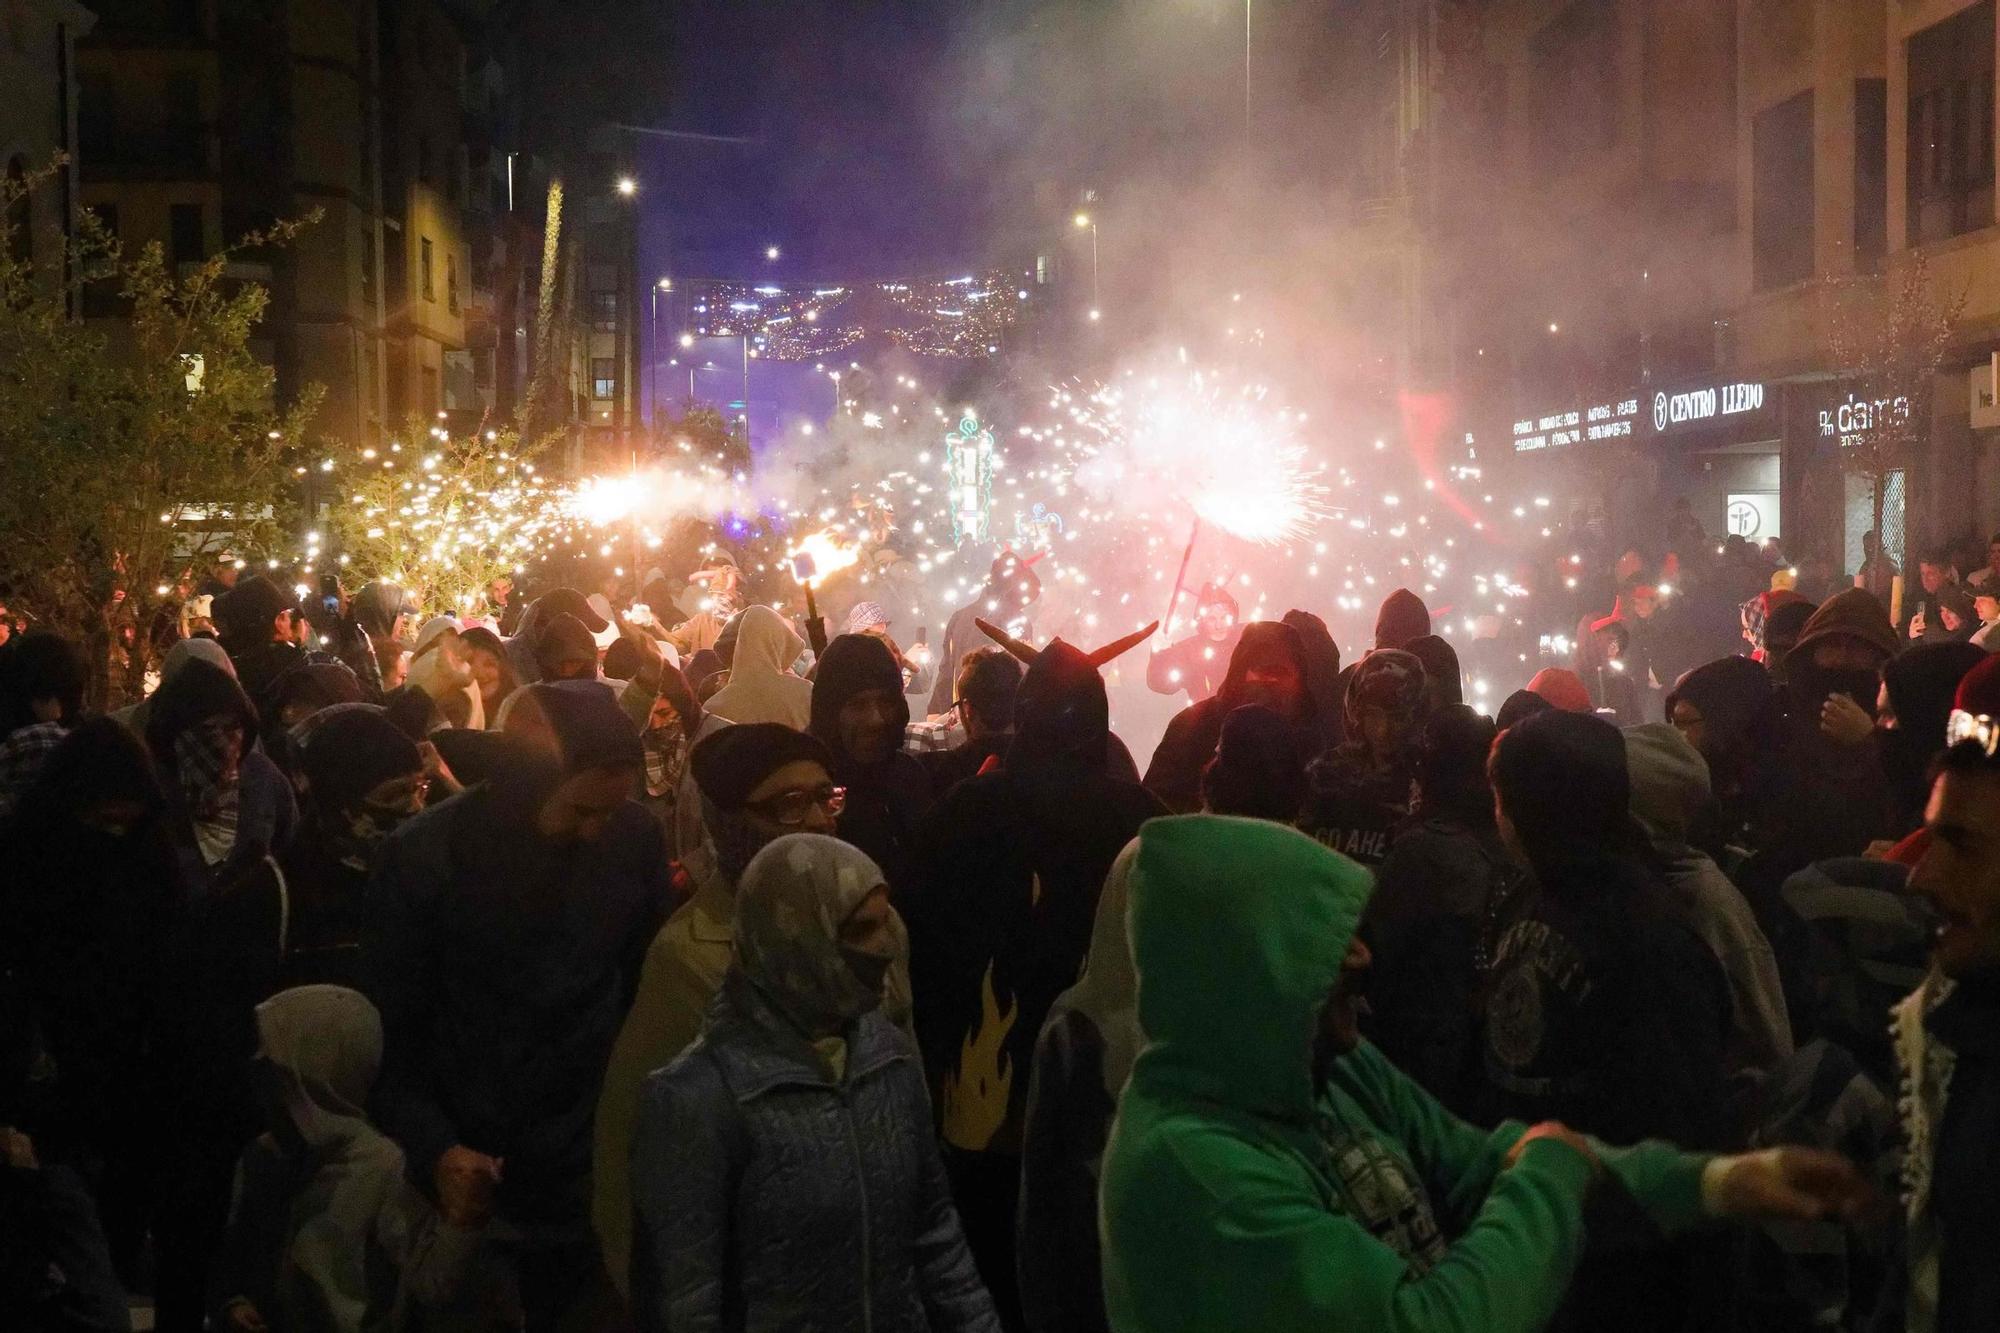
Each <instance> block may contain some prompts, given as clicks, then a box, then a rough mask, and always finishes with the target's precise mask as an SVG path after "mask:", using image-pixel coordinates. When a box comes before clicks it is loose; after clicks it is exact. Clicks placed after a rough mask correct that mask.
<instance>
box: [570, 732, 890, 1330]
mask: <svg viewBox="0 0 2000 1333" xmlns="http://www.w3.org/2000/svg"><path fill="white" fill-rule="evenodd" d="M689 767H690V768H691V770H692V772H693V774H694V785H695V788H696V790H697V791H698V792H699V793H700V796H701V809H702V824H703V827H704V832H705V835H706V841H707V849H708V850H709V852H710V853H712V854H711V855H709V856H706V857H702V858H695V860H694V862H693V863H692V864H691V865H690V866H689V867H686V868H688V869H691V870H692V869H694V867H695V866H700V867H703V868H702V869H699V870H695V871H694V873H696V875H697V877H698V882H697V883H696V884H695V887H694V895H693V896H692V897H691V898H689V899H688V901H687V902H686V903H684V904H682V905H681V907H680V909H679V910H678V911H676V912H675V913H674V914H673V915H672V916H671V917H669V918H668V919H667V923H666V925H664V926H662V927H661V928H660V932H659V934H658V935H656V936H655V937H654V939H653V943H652V946H651V947H650V948H649V949H648V950H647V951H646V962H645V966H644V968H643V969H642V970H641V972H640V974H639V992H638V995H637V997H636V998H635V999H634V1000H633V1002H632V1009H631V1011H630V1012H629V1013H628V1014H627V1015H626V1016H625V1024H624V1027H623V1028H622V1029H621V1030H620V1031H619V1033H618V1042H617V1045H616V1046H614V1047H613V1048H612V1052H611V1062H610V1065H609V1067H608V1068H607V1069H606V1070H605V1075H604V1090H603V1092H602V1093H601V1094H600V1095H599V1098H598V1103H597V1133H596V1140H595V1145H594V1149H593V1153H594V1159H595V1160H594V1164H593V1168H592V1172H593V1189H592V1194H593V1198H592V1205H591V1212H592V1217H593V1220H594V1221H595V1224H596V1227H597V1234H598V1237H599V1238H600V1240H601V1241H602V1242H603V1245H604V1255H605V1260H606V1263H607V1266H608V1267H609V1268H610V1270H611V1274H612V1278H613V1280H614V1281H615V1282H617V1284H618V1285H619V1287H620V1289H621V1290H622V1289H623V1288H624V1286H625V1274H626V1264H627V1260H628V1256H629V1254H630V1251H631V1234H632V1200H631V1189H630V1157H631V1146H632V1129H633V1117H634V1116H635V1114H636V1113H637V1111H638V1106H639V1092H640V1089H641V1087H643V1086H644V1084H645V1081H646V1076H647V1075H648V1074H650V1073H651V1072H652V1071H654V1070H655V1069H658V1068H660V1067H661V1066H663V1065H665V1064H667V1063H669V1062H670V1061H671V1060H672V1059H673V1058H674V1057H675V1056H676V1055H679V1054H680V1053H681V1052H682V1051H683V1050H685V1049H686V1048H687V1046H688V1045H689V1043H691V1042H693V1041H694V1039H695V1037H696V1036H697V1035H699V1034H700V1032H701V1025H702V1018H703V1015H704V1014H705V1013H706V1012H707V1010H708V1007H709V1003H710V1001H711V1000H713V999H714V997H715V993H716V990H717V989H718V988H719V987H720V986H721V985H722V978H723V974H724V973H726V972H727V971H728V970H729V959H730V951H731V948H732V947H733V945H734V943H735V915H736V886H737V882H738V881H739V880H740V879H741V878H742V876H743V870H744V867H746V866H747V865H749V864H750V858H752V857H753V856H755V855H756V854H757V853H758V852H760V851H762V850H763V849H764V847H765V846H766V845H768V844H769V843H771V842H774V841H776V840H777V839H778V838H781V837H784V836H786V835H787V834H792V833H819V834H831V833H832V832H833V831H834V826H835V821H836V820H837V819H838V818H839V816H840V813H841V811H842V810H843V809H845V808H846V804H847V793H846V791H845V790H844V789H842V788H840V787H836V786H835V785H834V783H833V778H832V777H831V776H830V773H831V770H832V768H833V756H832V755H831V754H829V753H828V751H827V748H826V747H825V746H824V745H822V744H820V742H819V741H817V740H815V739H814V738H813V737H811V736H808V735H806V734H805V733H804V732H801V731H794V730H792V729H791V728H790V727H787V726H782V725H780V724H778V723H776V722H747V723H743V724H741V725H738V726H733V727H723V728H722V729H721V730H719V731H716V732H714V733H712V734H711V735H709V736H707V737H705V738H704V739H702V740H701V741H699V742H697V743H696V745H695V747H694V753H693V754H692V756H691V757H690V759H689ZM891 929H892V930H893V932H894V933H895V935H896V936H897V938H898V941H899V946H900V945H901V944H902V943H903V942H904V941H905V939H906V937H905V936H904V932H903V923H902V921H901V920H900V919H899V918H892V924H891ZM907 953H908V949H907V947H899V949H898V952H897V961H896V963H895V964H894V965H893V966H892V967H891V968H890V970H889V976H888V982H887V986H886V989H885V999H884V1002H883V1012H884V1013H885V1014H887V1016H888V1017H889V1018H890V1019H891V1021H893V1022H896V1023H899V1024H902V1025H904V1026H907V1025H908V1023H909V1020H910V982H909V970H908V966H907V964H906V963H905V962H904V961H903V959H904V958H905V957H906V956H907Z"/></svg>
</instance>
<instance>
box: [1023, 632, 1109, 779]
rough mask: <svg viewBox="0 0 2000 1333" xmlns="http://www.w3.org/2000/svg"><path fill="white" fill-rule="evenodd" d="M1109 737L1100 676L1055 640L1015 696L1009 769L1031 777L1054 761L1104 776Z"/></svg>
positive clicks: (1086, 661) (1106, 702) (1031, 666)
mask: <svg viewBox="0 0 2000 1333" xmlns="http://www.w3.org/2000/svg"><path fill="white" fill-rule="evenodd" d="M1110 735H1111V703H1110V700H1109V698H1108V697H1107V696H1106V695H1105V692H1104V677H1103V676H1102V675H1100V674H1099V673H1098V670H1097V668H1096V667H1094V666H1092V665H1091V664H1090V659H1089V657H1088V656H1087V655H1086V654H1085V653H1084V652H1083V651H1082V650H1081V649H1079V648H1076V647H1073V646H1072V645H1070V644H1067V643H1064V642H1063V641H1062V640H1061V639H1057V640H1055V641H1054V642H1052V643H1050V644H1049V646H1048V647H1046V648H1044V649H1042V651H1041V653H1040V654H1039V655H1037V656H1036V658H1035V660H1034V661H1033V662H1032V663H1030V664H1029V666H1028V669H1027V671H1026V672H1025V673H1024V674H1023V675H1022V676H1021V688H1020V689H1019V690H1018V691H1016V692H1015V695H1014V741H1013V744H1012V745H1010V746H1009V747H1008V749H1007V767H1008V769H1009V771H1011V772H1015V773H1021V774H1032V773H1034V772H1036V771H1037V770H1038V769H1045V768H1047V767H1049V766H1050V765H1052V764H1056V763H1058V762H1061V763H1064V764H1071V765H1075V766H1077V767H1079V768H1081V769H1083V770H1084V771H1087V772H1093V773H1096V772H1102V771H1103V769H1104V765H1105V756H1106V754H1107V753H1108V751H1107V749H1106V746H1107V745H1108V744H1109V738H1110Z"/></svg>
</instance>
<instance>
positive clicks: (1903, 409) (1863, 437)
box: [1819, 393, 1910, 449]
mask: <svg viewBox="0 0 2000 1333" xmlns="http://www.w3.org/2000/svg"><path fill="white" fill-rule="evenodd" d="M1909 419H1910V400H1909V399H1908V398H1907V397H1905V396H1903V395H1901V394H1898V395H1897V396H1896V397H1894V398H1877V399H1874V400H1873V401H1870V400H1867V399H1857V398H1856V397H1855V396H1854V395H1853V394H1851V393H1850V394H1848V395H1847V401H1846V402H1844V403H1842V404H1840V406H1838V407H1826V408H1821V409H1820V414H1819V433H1820V438H1821V439H1831V438H1833V437H1834V436H1838V437H1840V447H1841V448H1843V449H1852V448H1853V447H1854V446H1855V445H1857V444H1862V443H1865V442H1866V441H1867V439H1868V437H1869V436H1871V435H1873V434H1874V433H1875V430H1876V427H1877V426H1879V425H1881V424H1882V423H1884V422H1891V421H1893V422H1895V423H1897V424H1899V425H1900V424H1902V423H1903V422H1906V421H1908V420H1909Z"/></svg>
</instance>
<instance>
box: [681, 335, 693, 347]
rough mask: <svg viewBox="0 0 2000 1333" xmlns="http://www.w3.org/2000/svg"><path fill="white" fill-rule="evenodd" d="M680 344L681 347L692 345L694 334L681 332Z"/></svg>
mask: <svg viewBox="0 0 2000 1333" xmlns="http://www.w3.org/2000/svg"><path fill="white" fill-rule="evenodd" d="M681 346H683V347H692V346H694V335H693V334H692V333H683V334H682V335H681Z"/></svg>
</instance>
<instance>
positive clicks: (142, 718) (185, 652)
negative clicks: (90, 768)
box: [111, 639, 236, 740]
mask: <svg viewBox="0 0 2000 1333" xmlns="http://www.w3.org/2000/svg"><path fill="white" fill-rule="evenodd" d="M197 661H199V662H206V663H208V664H209V665H210V666H212V667H214V668H216V669H217V670H218V671H222V672H225V673H226V674H228V675H229V676H230V677H231V678H232V679H234V677H235V675H236V664H235V663H234V662H232V661H230V660H229V653H228V651H227V650H226V649H225V648H223V646H222V645H221V644H220V643H218V642H217V641H216V640H214V639H181V640H178V641H177V642H176V643H175V644H174V646H173V647H171V648H169V649H167V655H166V656H165V657H163V658H161V659H160V684H159V687H158V688H155V689H154V691H153V693H152V694H149V695H147V696H146V697H145V698H143V699H141V700H140V701H139V702H138V703H136V704H130V705H128V706H126V707H124V708H120V709H118V710H117V711H115V712H113V713H112V714H111V716H112V717H115V718H117V719H118V721H120V722H122V723H123V724H124V725H125V727H126V729H127V730H129V731H130V732H131V733H132V734H133V735H134V736H137V737H138V738H139V739H141V740H144V739H145V738H146V721H147V719H148V718H150V717H152V715H153V700H154V699H155V698H156V697H157V696H158V695H159V692H160V689H163V688H165V687H166V684H167V682H168V681H170V680H172V679H173V678H174V677H175V676H178V675H179V674H180V672H181V668H182V667H184V666H186V665H187V664H188V663H189V662H197Z"/></svg>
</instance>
